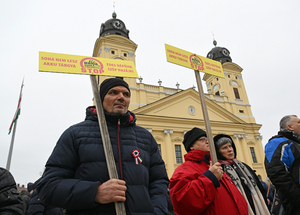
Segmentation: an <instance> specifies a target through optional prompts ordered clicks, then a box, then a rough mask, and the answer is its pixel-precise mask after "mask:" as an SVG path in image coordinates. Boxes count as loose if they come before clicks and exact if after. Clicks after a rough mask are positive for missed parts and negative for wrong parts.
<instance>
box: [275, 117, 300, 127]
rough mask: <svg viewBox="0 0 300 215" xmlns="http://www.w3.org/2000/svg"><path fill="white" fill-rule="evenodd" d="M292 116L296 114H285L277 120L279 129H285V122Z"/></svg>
mask: <svg viewBox="0 0 300 215" xmlns="http://www.w3.org/2000/svg"><path fill="white" fill-rule="evenodd" d="M292 117H297V116H296V115H286V116H284V117H282V119H281V120H280V122H279V127H280V130H285V129H287V124H288V122H289V121H290V120H291V118H292Z"/></svg>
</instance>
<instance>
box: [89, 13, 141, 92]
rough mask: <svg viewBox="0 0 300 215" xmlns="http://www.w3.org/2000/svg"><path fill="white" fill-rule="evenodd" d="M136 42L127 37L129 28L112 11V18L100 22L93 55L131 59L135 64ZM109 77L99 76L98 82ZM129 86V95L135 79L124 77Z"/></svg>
mask: <svg viewBox="0 0 300 215" xmlns="http://www.w3.org/2000/svg"><path fill="white" fill-rule="evenodd" d="M136 49H137V44H135V43H134V42H133V41H132V40H130V39H129V30H127V29H126V26H125V23H124V22H123V21H122V20H120V19H117V14H116V13H115V12H113V14H112V19H109V20H107V21H106V22H105V23H102V24H101V27H100V34H99V38H98V39H97V40H96V43H95V46H94V52H93V56H94V57H100V58H110V59H116V60H127V61H133V62H134V64H135V50H136ZM107 78H111V77H109V76H99V78H98V84H100V83H101V82H102V81H103V80H105V79H107ZM124 80H125V81H126V82H127V83H128V85H129V87H130V88H131V89H130V91H131V95H133V94H135V89H136V85H137V84H136V79H135V78H124Z"/></svg>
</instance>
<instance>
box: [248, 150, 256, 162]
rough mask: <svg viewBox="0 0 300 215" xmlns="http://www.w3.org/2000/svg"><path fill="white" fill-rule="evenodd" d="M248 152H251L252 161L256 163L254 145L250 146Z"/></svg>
mask: <svg viewBox="0 0 300 215" xmlns="http://www.w3.org/2000/svg"><path fill="white" fill-rule="evenodd" d="M250 152H251V156H252V160H253V163H257V159H256V155H255V151H254V147H250Z"/></svg>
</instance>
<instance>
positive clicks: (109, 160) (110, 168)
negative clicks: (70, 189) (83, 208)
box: [90, 75, 126, 215]
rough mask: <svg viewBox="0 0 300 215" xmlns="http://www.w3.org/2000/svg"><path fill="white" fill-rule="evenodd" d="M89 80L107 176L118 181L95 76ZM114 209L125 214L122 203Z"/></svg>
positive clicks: (116, 204) (91, 76) (118, 213)
mask: <svg viewBox="0 0 300 215" xmlns="http://www.w3.org/2000/svg"><path fill="white" fill-rule="evenodd" d="M90 79H91V84H92V90H93V94H94V101H95V104H96V109H97V115H98V122H99V127H100V132H101V138H102V143H103V148H104V153H105V159H106V164H107V169H108V174H109V177H110V178H111V179H112V178H115V179H119V176H118V172H117V168H116V163H115V158H114V153H113V151H112V147H111V142H110V138H109V133H108V129H107V124H106V119H105V115H104V111H103V106H102V101H101V99H100V93H99V91H98V84H97V80H96V76H95V75H90ZM115 208H116V212H117V215H125V214H126V210H125V205H124V202H115Z"/></svg>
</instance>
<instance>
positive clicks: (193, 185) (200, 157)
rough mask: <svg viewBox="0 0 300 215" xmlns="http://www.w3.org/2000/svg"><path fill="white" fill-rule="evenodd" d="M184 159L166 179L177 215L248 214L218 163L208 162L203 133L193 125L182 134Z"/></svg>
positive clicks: (206, 142) (240, 197)
mask: <svg viewBox="0 0 300 215" xmlns="http://www.w3.org/2000/svg"><path fill="white" fill-rule="evenodd" d="M183 144H184V147H185V149H186V151H187V152H188V153H187V154H186V155H185V156H184V158H185V162H184V163H183V164H181V165H180V166H179V167H177V168H176V170H175V172H174V174H173V176H172V177H171V179H170V196H171V200H172V204H173V207H174V211H175V213H176V214H177V215H186V214H191V215H196V214H211V215H215V214H221V215H227V214H228V215H248V208H247V203H246V201H245V199H244V197H243V196H242V195H241V193H240V192H239V191H238V189H237V188H236V186H235V185H234V183H233V182H232V180H231V179H230V178H229V177H228V176H227V175H226V174H225V173H223V170H222V167H221V164H220V163H218V162H217V163H215V164H214V165H212V164H211V161H210V153H209V145H208V141H207V138H206V132H205V131H203V130H201V129H199V128H196V127H195V128H193V129H192V130H190V131H188V132H187V133H186V134H185V135H184V140H183Z"/></svg>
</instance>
